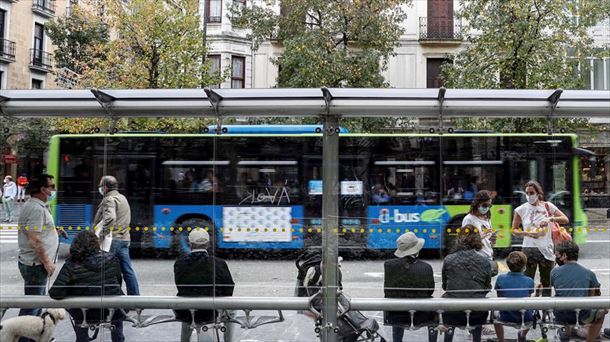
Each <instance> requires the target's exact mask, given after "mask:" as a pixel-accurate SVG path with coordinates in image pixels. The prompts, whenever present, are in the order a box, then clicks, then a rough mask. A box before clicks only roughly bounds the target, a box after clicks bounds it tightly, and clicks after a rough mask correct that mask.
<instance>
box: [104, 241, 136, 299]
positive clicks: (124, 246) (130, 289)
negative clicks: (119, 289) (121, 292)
mask: <svg viewBox="0 0 610 342" xmlns="http://www.w3.org/2000/svg"><path fill="white" fill-rule="evenodd" d="M110 253H114V255H116V257H117V258H118V259H119V263H120V264H121V274H123V280H125V285H126V286H127V294H128V295H130V296H139V295H140V288H139V287H138V278H137V277H136V272H135V271H134V270H133V268H132V267H131V258H130V257H129V241H121V240H114V239H113V240H112V244H111V245H110Z"/></svg>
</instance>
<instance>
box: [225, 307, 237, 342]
mask: <svg viewBox="0 0 610 342" xmlns="http://www.w3.org/2000/svg"><path fill="white" fill-rule="evenodd" d="M227 314H228V315H229V316H230V317H231V318H235V316H236V313H235V311H233V310H228V311H227ZM237 327H238V326H237V324H236V323H228V322H226V323H225V328H226V329H225V332H224V333H223V334H222V335H223V338H224V341H233V334H234V333H235V330H236V329H237Z"/></svg>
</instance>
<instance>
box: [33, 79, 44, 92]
mask: <svg viewBox="0 0 610 342" xmlns="http://www.w3.org/2000/svg"><path fill="white" fill-rule="evenodd" d="M32 89H42V80H37V79H35V78H32Z"/></svg>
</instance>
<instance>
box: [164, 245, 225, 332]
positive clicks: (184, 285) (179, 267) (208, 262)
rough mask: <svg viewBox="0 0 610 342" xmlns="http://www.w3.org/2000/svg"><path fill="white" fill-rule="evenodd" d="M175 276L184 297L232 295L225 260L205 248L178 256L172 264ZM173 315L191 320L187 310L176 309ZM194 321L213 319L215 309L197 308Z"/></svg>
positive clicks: (179, 294)
mask: <svg viewBox="0 0 610 342" xmlns="http://www.w3.org/2000/svg"><path fill="white" fill-rule="evenodd" d="M174 280H175V282H176V287H177V288H178V294H177V295H178V296H184V297H214V296H219V297H228V296H232V295H233V288H234V287H235V283H234V282H233V278H232V277H231V271H229V267H228V266H227V263H226V262H225V261H224V260H222V259H219V258H216V257H214V256H209V255H208V253H207V252H193V253H190V254H187V255H184V256H182V257H180V258H179V259H178V260H176V263H175V264H174ZM175 313H176V318H177V319H179V320H181V321H183V322H191V313H190V312H189V311H188V310H175ZM195 320H196V321H197V322H210V321H213V320H214V310H197V311H196V312H195Z"/></svg>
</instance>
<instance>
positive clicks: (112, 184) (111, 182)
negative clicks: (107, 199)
mask: <svg viewBox="0 0 610 342" xmlns="http://www.w3.org/2000/svg"><path fill="white" fill-rule="evenodd" d="M100 183H101V184H102V185H103V186H105V187H107V188H108V191H112V190H118V189H119V182H118V181H117V180H116V178H114V176H109V175H107V176H104V177H102V180H101V181H100Z"/></svg>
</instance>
